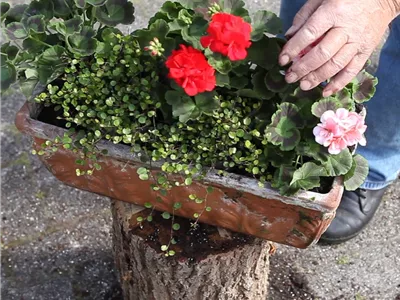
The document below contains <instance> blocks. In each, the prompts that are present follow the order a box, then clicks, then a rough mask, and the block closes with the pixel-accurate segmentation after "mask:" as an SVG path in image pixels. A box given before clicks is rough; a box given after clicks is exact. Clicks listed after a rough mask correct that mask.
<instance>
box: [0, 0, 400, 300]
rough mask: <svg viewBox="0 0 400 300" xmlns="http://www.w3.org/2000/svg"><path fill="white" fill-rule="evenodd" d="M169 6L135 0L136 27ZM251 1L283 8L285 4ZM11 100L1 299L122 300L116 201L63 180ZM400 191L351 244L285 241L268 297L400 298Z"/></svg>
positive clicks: (4, 115)
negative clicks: (115, 246)
mask: <svg viewBox="0 0 400 300" xmlns="http://www.w3.org/2000/svg"><path fill="white" fill-rule="evenodd" d="M8 2H10V1H8ZM161 2H162V1H161V0H156V1H153V2H143V1H140V0H134V3H135V6H136V7H137V16H138V17H137V20H136V22H135V24H134V27H138V26H143V25H144V23H145V21H146V20H147V19H148V17H149V16H150V15H151V14H152V13H153V12H154V11H155V10H156V9H157V8H158V6H159V5H160V3H161ZM250 6H251V10H252V11H255V10H257V9H260V8H269V9H271V10H273V11H278V8H279V1H276V0H264V1H253V2H252V3H251V4H250ZM130 30H131V29H130ZM2 100H3V101H2V103H1V135H0V138H1V146H2V147H1V180H2V186H1V192H2V209H1V217H2V235H1V243H2V244H1V245H2V255H1V259H2V270H1V275H2V291H1V295H2V298H3V299H7V300H11V299H46V300H48V299H95V300H98V299H121V296H120V295H121V294H120V290H119V285H118V281H117V276H116V273H115V270H114V263H113V257H112V249H111V247H112V245H111V238H110V227H111V214H110V210H109V200H108V199H107V198H104V197H100V196H97V195H94V194H91V193H87V192H82V191H78V190H75V189H73V188H70V187H67V186H65V185H63V184H62V183H60V182H58V181H57V180H56V179H54V178H53V177H52V176H51V175H50V173H49V172H48V171H47V170H46V169H45V168H44V167H43V166H42V165H41V164H40V162H39V161H38V159H37V158H36V157H33V156H32V155H31V154H30V152H29V147H30V141H29V139H28V138H27V137H26V136H23V135H22V134H20V133H19V132H18V131H17V129H16V128H15V126H14V125H13V119H14V115H15V112H16V111H17V110H18V109H19V108H20V106H21V105H22V104H23V101H24V100H23V97H22V96H21V95H20V94H17V93H15V94H13V95H11V96H8V97H4V98H3V99H2ZM399 194H400V182H396V183H395V184H394V185H393V186H392V188H391V189H390V191H389V192H388V193H387V194H386V196H385V199H384V201H383V203H382V205H381V207H380V209H379V211H378V213H377V215H376V217H375V218H374V220H373V221H372V222H371V224H370V225H369V226H368V228H367V229H366V230H365V231H364V232H363V233H362V234H361V235H360V236H359V237H357V238H355V239H354V240H352V241H351V242H348V243H345V244H342V245H338V246H334V247H327V246H324V247H322V246H318V245H317V246H313V247H311V248H310V249H307V250H298V249H293V248H289V247H285V246H278V250H277V252H276V254H275V255H274V256H273V257H271V275H270V277H271V281H270V296H269V299H271V300H278V299H279V300H280V299H282V300H286V299H327V300H330V299H332V300H333V299H356V300H362V299H364V300H366V299H388V300H389V299H390V300H393V299H397V300H399V299H400V234H399V232H400V201H399V200H400V196H399Z"/></svg>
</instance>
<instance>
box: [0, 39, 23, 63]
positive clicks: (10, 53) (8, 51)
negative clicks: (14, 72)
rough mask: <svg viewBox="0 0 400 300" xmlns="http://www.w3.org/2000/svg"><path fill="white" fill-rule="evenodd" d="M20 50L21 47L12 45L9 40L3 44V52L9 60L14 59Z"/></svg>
mask: <svg viewBox="0 0 400 300" xmlns="http://www.w3.org/2000/svg"><path fill="white" fill-rule="evenodd" d="M18 52H19V49H18V48H17V47H16V46H14V45H10V43H9V42H8V43H5V44H3V45H1V53H3V54H5V55H6V56H7V59H8V60H14V58H15V57H16V56H17V54H18Z"/></svg>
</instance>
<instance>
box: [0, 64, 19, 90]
mask: <svg viewBox="0 0 400 300" xmlns="http://www.w3.org/2000/svg"><path fill="white" fill-rule="evenodd" d="M16 80H17V71H16V70H15V67H14V66H13V65H12V64H11V63H9V62H3V61H2V64H1V91H2V92H3V91H5V90H7V89H8V88H9V87H10V86H11V85H12V84H13V83H14V82H15V81H16Z"/></svg>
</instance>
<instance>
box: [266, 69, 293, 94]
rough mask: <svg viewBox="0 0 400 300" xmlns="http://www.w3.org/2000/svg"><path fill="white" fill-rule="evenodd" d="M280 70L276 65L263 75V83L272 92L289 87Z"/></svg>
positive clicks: (279, 91) (281, 90) (280, 91)
mask: <svg viewBox="0 0 400 300" xmlns="http://www.w3.org/2000/svg"><path fill="white" fill-rule="evenodd" d="M280 71H281V69H280V68H279V67H278V66H276V67H274V68H272V69H271V70H270V71H269V72H268V73H267V75H266V76H265V85H266V86H267V88H268V89H269V90H271V91H272V92H276V93H282V92H284V91H285V90H287V89H288V88H289V86H288V84H287V82H286V80H285V76H284V75H282V74H281V72H280Z"/></svg>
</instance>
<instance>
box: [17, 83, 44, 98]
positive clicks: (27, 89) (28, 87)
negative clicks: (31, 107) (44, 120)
mask: <svg viewBox="0 0 400 300" xmlns="http://www.w3.org/2000/svg"><path fill="white" fill-rule="evenodd" d="M38 86H39V80H38V79H26V80H21V79H20V81H19V87H20V89H21V92H22V93H23V94H24V95H25V97H26V98H27V99H28V100H30V99H31V97H32V96H33V92H34V91H35V89H36V88H37V87H38Z"/></svg>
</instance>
